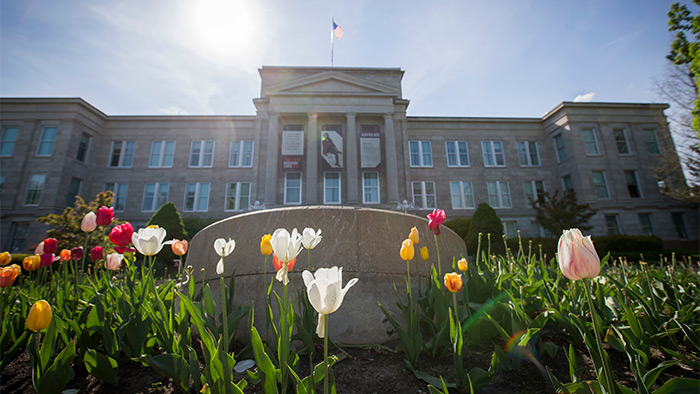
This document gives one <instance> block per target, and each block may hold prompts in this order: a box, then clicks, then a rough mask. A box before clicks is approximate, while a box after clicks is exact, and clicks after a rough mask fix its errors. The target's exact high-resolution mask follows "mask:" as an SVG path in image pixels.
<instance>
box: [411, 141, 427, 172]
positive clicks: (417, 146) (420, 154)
mask: <svg viewBox="0 0 700 394" xmlns="http://www.w3.org/2000/svg"><path fill="white" fill-rule="evenodd" d="M408 150H409V152H410V155H411V167H432V166H433V150H432V146H431V144H430V141H408Z"/></svg>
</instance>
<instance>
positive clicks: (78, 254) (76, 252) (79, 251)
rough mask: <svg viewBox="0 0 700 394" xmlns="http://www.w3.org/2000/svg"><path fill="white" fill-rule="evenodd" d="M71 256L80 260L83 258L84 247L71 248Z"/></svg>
mask: <svg viewBox="0 0 700 394" xmlns="http://www.w3.org/2000/svg"><path fill="white" fill-rule="evenodd" d="M70 256H71V258H73V260H80V259H82V258H83V247H82V246H77V247H75V248H73V249H71V250H70Z"/></svg>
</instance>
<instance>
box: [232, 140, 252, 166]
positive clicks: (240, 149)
mask: <svg viewBox="0 0 700 394" xmlns="http://www.w3.org/2000/svg"><path fill="white" fill-rule="evenodd" d="M245 142H250V143H251V147H250V165H245V166H244V165H242V164H241V162H243V145H244V143H245ZM234 145H237V146H238V147H237V149H238V163H233V164H232V163H231V158H232V157H233V146H234ZM254 156H255V140H231V142H230V143H229V152H228V167H229V168H253V160H254Z"/></svg>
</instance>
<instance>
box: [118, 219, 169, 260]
mask: <svg viewBox="0 0 700 394" xmlns="http://www.w3.org/2000/svg"><path fill="white" fill-rule="evenodd" d="M125 224H126V223H125ZM166 234H167V231H165V229H164V228H162V227H158V226H148V227H146V228H140V229H139V231H138V233H133V234H132V235H131V242H132V243H133V244H134V247H135V248H136V250H138V251H139V253H141V254H142V255H144V256H153V255H156V254H158V252H160V250H161V249H163V245H164V243H163V240H164V239H165V236H166Z"/></svg>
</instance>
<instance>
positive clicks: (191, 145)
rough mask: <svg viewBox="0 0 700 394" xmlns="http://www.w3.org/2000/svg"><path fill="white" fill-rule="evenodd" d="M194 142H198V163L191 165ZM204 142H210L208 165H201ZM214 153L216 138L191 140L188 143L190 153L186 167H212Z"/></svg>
mask: <svg viewBox="0 0 700 394" xmlns="http://www.w3.org/2000/svg"><path fill="white" fill-rule="evenodd" d="M195 142H200V145H199V164H198V165H196V166H193V165H192V153H193V150H194V143H195ZM205 142H211V143H212V144H211V164H209V165H206V166H205V165H202V161H204V143H205ZM215 153H216V140H193V141H192V142H191V143H190V155H189V156H188V157H187V167H188V168H212V167H214V156H215Z"/></svg>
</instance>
